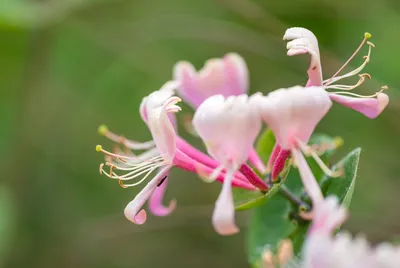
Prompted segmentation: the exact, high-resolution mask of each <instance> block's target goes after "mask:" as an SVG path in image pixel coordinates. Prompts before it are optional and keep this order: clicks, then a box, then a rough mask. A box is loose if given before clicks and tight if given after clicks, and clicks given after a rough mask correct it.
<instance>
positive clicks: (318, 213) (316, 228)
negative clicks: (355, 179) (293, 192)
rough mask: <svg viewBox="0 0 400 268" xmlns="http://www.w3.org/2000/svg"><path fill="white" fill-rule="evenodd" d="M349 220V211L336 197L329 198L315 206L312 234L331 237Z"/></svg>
mask: <svg viewBox="0 0 400 268" xmlns="http://www.w3.org/2000/svg"><path fill="white" fill-rule="evenodd" d="M346 219H347V210H346V209H345V208H344V207H343V206H342V205H341V204H339V200H338V198H337V197H336V196H328V197H327V198H326V199H325V200H323V202H320V203H317V204H315V205H314V206H313V221H312V225H311V228H310V233H313V232H319V233H321V234H325V235H331V234H332V233H333V232H334V231H335V230H336V229H337V228H338V227H339V226H340V225H341V224H343V222H344V221H345V220H346Z"/></svg>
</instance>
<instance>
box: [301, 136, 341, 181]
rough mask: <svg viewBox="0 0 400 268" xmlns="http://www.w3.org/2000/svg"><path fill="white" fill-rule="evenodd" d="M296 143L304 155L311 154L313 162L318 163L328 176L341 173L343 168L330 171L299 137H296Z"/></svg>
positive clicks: (337, 175) (335, 175) (338, 175)
mask: <svg viewBox="0 0 400 268" xmlns="http://www.w3.org/2000/svg"><path fill="white" fill-rule="evenodd" d="M296 141H297V145H298V146H299V147H300V149H301V151H302V152H303V153H304V154H305V155H306V156H311V157H312V158H314V160H315V162H317V164H318V165H319V167H320V168H321V169H322V171H323V172H324V173H325V174H326V175H327V176H329V177H333V178H334V177H340V176H342V175H343V170H341V169H340V170H337V171H332V170H331V169H330V168H329V167H328V166H327V165H325V163H324V161H322V159H321V158H320V157H319V156H318V154H317V153H316V152H315V151H314V150H313V149H312V148H311V147H310V146H308V145H307V144H305V143H303V142H302V141H300V140H299V139H296Z"/></svg>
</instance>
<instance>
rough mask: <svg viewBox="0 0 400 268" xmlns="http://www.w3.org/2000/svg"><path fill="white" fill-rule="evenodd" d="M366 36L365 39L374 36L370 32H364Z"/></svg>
mask: <svg viewBox="0 0 400 268" xmlns="http://www.w3.org/2000/svg"><path fill="white" fill-rule="evenodd" d="M364 37H365V39H370V38H371V37H372V34H370V33H369V32H366V33H364Z"/></svg>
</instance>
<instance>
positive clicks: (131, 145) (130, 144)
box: [98, 125, 155, 150]
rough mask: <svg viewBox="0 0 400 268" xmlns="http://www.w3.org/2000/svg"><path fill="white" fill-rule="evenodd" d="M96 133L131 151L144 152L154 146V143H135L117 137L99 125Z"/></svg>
mask: <svg viewBox="0 0 400 268" xmlns="http://www.w3.org/2000/svg"><path fill="white" fill-rule="evenodd" d="M98 132H99V134H100V135H102V136H105V137H106V138H108V139H110V140H112V141H113V142H115V143H118V144H122V145H124V146H125V147H127V148H129V149H132V150H145V149H150V148H152V147H154V146H155V144H154V141H152V140H151V141H146V142H137V141H133V140H129V139H127V138H125V137H124V136H120V135H117V134H115V133H113V132H111V131H110V130H109V129H108V127H107V126H106V125H100V126H99V128H98Z"/></svg>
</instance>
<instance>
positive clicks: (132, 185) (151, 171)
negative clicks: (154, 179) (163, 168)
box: [119, 166, 159, 188]
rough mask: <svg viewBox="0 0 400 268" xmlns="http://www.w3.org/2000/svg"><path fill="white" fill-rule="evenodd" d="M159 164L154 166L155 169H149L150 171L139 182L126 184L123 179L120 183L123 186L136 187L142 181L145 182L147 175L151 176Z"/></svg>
mask: <svg viewBox="0 0 400 268" xmlns="http://www.w3.org/2000/svg"><path fill="white" fill-rule="evenodd" d="M158 167H159V166H157V167H154V168H153V169H151V170H149V172H148V173H147V174H146V175H145V176H144V177H143V178H142V179H141V180H140V181H138V182H135V183H132V184H124V182H123V180H119V185H121V187H122V188H128V187H134V186H137V185H139V184H141V183H142V182H144V181H145V180H146V179H147V177H149V176H150V174H151V173H153V171H154V170H156V169H157V168H158Z"/></svg>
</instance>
